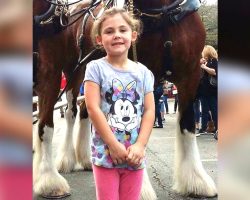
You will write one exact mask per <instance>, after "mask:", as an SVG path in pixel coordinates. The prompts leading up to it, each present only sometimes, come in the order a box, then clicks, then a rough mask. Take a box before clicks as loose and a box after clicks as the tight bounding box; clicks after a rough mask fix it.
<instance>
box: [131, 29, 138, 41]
mask: <svg viewBox="0 0 250 200" xmlns="http://www.w3.org/2000/svg"><path fill="white" fill-rule="evenodd" d="M137 37H138V33H137V32H136V31H133V32H132V42H135V41H136V40H137Z"/></svg>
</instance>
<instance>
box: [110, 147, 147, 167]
mask: <svg viewBox="0 0 250 200" xmlns="http://www.w3.org/2000/svg"><path fill="white" fill-rule="evenodd" d="M109 153H110V156H111V159H112V161H113V163H114V164H115V165H118V164H123V163H127V164H128V165H129V166H131V167H139V166H140V165H141V163H142V161H143V159H144V157H145V147H144V145H142V144H141V143H138V142H136V143H135V144H133V145H131V146H129V147H128V148H127V149H126V147H125V146H124V145H123V144H121V143H120V142H117V143H116V144H114V145H111V146H110V147H109Z"/></svg>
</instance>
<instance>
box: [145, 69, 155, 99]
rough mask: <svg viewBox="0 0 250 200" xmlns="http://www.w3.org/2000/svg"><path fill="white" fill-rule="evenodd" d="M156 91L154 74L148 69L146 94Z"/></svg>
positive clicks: (146, 71) (146, 72) (146, 73)
mask: <svg viewBox="0 0 250 200" xmlns="http://www.w3.org/2000/svg"><path fill="white" fill-rule="evenodd" d="M153 91H154V75H153V73H152V72H151V71H150V70H148V69H146V70H145V76H144V94H145V95H146V94H147V93H149V92H153Z"/></svg>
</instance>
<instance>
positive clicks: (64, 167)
mask: <svg viewBox="0 0 250 200" xmlns="http://www.w3.org/2000/svg"><path fill="white" fill-rule="evenodd" d="M66 98H67V102H68V107H67V110H66V113H65V119H66V128H65V129H64V132H63V133H62V142H61V144H60V147H59V148H58V152H57V157H56V167H57V169H58V171H60V172H65V173H68V172H71V171H73V170H74V168H75V164H76V157H75V150H74V146H73V128H74V123H75V119H76V114H77V108H76V95H73V89H70V90H67V92H66Z"/></svg>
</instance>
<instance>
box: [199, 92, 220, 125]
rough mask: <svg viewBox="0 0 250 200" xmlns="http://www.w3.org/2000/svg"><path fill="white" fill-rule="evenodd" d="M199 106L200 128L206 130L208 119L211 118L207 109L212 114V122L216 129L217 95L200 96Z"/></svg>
mask: <svg viewBox="0 0 250 200" xmlns="http://www.w3.org/2000/svg"><path fill="white" fill-rule="evenodd" d="M200 100H201V108H202V114H201V129H202V130H206V128H207V123H208V121H210V120H211V117H210V115H209V110H210V111H211V114H212V119H213V122H214V127H215V130H217V129H218V122H217V120H218V113H217V109H218V108H217V107H218V106H217V97H216V96H201V97H200Z"/></svg>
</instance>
